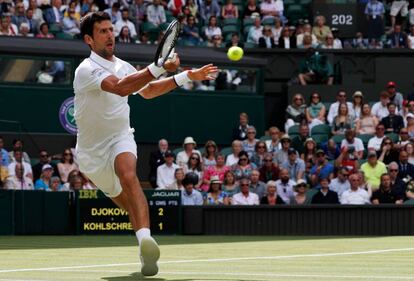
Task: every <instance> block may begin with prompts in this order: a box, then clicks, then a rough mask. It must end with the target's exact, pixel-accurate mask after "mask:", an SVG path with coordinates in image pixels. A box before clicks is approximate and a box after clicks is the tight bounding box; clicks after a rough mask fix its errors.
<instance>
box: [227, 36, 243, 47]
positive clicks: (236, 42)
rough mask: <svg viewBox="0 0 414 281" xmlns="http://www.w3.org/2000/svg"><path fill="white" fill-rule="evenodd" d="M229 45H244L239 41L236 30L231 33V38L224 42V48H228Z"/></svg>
mask: <svg viewBox="0 0 414 281" xmlns="http://www.w3.org/2000/svg"><path fill="white" fill-rule="evenodd" d="M230 47H240V48H243V47H244V44H243V43H242V42H240V37H239V34H238V33H237V32H235V33H233V34H232V35H231V40H230V41H229V42H227V43H226V48H230Z"/></svg>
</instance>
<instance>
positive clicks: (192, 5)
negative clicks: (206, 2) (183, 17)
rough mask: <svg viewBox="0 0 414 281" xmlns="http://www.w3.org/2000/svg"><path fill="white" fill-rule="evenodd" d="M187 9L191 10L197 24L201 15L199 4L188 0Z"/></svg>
mask: <svg viewBox="0 0 414 281" xmlns="http://www.w3.org/2000/svg"><path fill="white" fill-rule="evenodd" d="M186 7H188V9H189V10H190V14H191V15H192V16H193V17H194V18H195V20H196V22H197V17H198V15H199V9H198V5H197V3H195V1H194V0H187V3H186Z"/></svg>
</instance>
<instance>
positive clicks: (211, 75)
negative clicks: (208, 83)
mask: <svg viewBox="0 0 414 281" xmlns="http://www.w3.org/2000/svg"><path fill="white" fill-rule="evenodd" d="M217 74H218V68H217V66H214V65H213V64H212V63H210V64H207V65H205V66H203V67H200V68H199V69H196V70H190V71H189V72H188V78H190V79H191V80H193V81H202V80H214V79H216V78H217Z"/></svg>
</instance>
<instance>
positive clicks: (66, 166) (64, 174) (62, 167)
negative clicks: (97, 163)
mask: <svg viewBox="0 0 414 281" xmlns="http://www.w3.org/2000/svg"><path fill="white" fill-rule="evenodd" d="M57 168H58V171H59V176H60V179H61V180H62V182H63V183H65V182H67V181H68V175H69V173H70V172H71V171H73V170H79V168H78V165H76V164H75V163H74V161H73V154H72V151H71V150H70V148H66V149H65V150H64V151H63V153H62V159H61V161H60V163H58V164H57Z"/></svg>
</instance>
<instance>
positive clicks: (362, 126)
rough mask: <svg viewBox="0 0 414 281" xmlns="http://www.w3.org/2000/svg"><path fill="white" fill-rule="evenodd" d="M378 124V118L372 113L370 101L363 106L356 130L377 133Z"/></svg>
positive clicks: (362, 132) (363, 132)
mask: <svg viewBox="0 0 414 281" xmlns="http://www.w3.org/2000/svg"><path fill="white" fill-rule="evenodd" d="M377 125H378V118H377V117H376V116H374V115H373V114H372V113H371V107H370V105H369V104H368V103H365V104H364V105H363V106H362V110H361V115H360V117H359V119H357V120H356V126H355V131H356V132H357V133H358V134H369V135H373V134H374V133H375V130H376V127H377Z"/></svg>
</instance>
